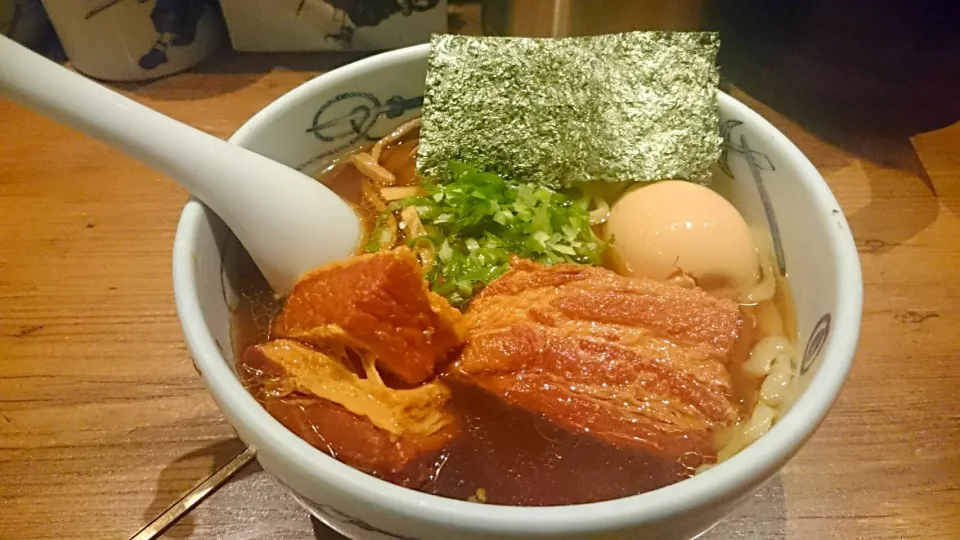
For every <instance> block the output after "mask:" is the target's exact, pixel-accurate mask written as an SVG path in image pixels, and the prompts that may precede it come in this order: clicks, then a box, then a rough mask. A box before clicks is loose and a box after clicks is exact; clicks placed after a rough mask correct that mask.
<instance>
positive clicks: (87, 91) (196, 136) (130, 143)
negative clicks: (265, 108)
mask: <svg viewBox="0 0 960 540" xmlns="http://www.w3.org/2000/svg"><path fill="white" fill-rule="evenodd" d="M0 95H3V96H6V97H8V98H10V99H11V100H13V101H15V102H18V103H20V104H21V105H24V106H26V107H28V108H31V109H33V110H35V111H37V112H39V113H41V114H43V115H44V116H47V117H49V118H51V119H53V120H56V121H59V122H61V123H63V124H66V125H68V126H71V127H73V128H75V129H77V130H79V131H82V132H84V133H86V134H88V135H90V136H92V137H95V138H97V139H99V140H101V141H103V142H105V143H107V144H108V145H110V146H112V147H114V148H116V149H118V150H121V151H123V152H125V153H127V154H128V155H130V156H131V157H133V158H134V159H136V160H138V161H140V162H142V163H144V164H146V165H148V166H150V167H151V168H153V169H156V170H157V171H159V172H161V173H163V174H164V175H165V176H167V177H168V178H170V179H171V180H174V181H176V182H177V183H179V184H180V185H181V186H183V187H184V188H185V189H187V190H188V191H189V192H190V193H192V194H193V195H194V196H196V197H197V198H198V199H200V200H201V201H203V202H204V204H206V205H207V206H208V207H210V208H211V209H212V210H213V211H214V212H216V213H217V215H218V216H220V219H222V220H223V221H224V222H225V223H226V224H227V226H228V227H230V229H231V230H232V231H233V233H234V234H235V235H236V236H237V238H238V239H239V240H240V242H241V243H242V244H243V245H244V247H245V248H246V249H247V251H248V252H250V255H251V257H252V258H253V260H254V261H255V262H256V263H257V266H258V267H259V268H260V271H261V272H262V273H263V275H264V277H266V279H267V281H268V282H269V283H270V285H271V287H273V289H274V291H276V292H278V293H281V294H282V293H286V292H288V291H289V290H290V289H291V288H292V287H293V284H294V283H295V282H296V280H297V278H298V277H299V276H300V275H302V274H303V273H304V272H306V271H307V270H310V269H311V268H314V267H316V266H319V265H322V264H324V263H327V262H331V261H333V260H336V259H340V258H343V257H346V256H349V255H350V254H351V253H352V252H353V251H354V249H355V248H356V245H357V243H358V241H359V237H360V224H359V220H358V218H357V216H356V214H355V212H354V211H353V210H352V209H351V208H350V206H349V205H348V204H347V203H345V202H344V201H343V200H341V199H340V198H339V197H337V196H336V195H335V194H333V192H331V191H330V190H328V189H327V188H326V187H324V186H323V185H322V184H320V183H319V182H317V181H315V180H314V179H312V178H310V177H309V176H306V175H304V174H303V173H301V172H299V171H296V170H294V169H292V168H290V167H287V166H285V165H282V164H280V163H277V162H275V161H273V160H271V159H268V158H266V157H264V156H261V155H259V154H256V153H254V152H251V151H249V150H246V149H243V148H240V147H239V146H236V145H233V144H230V143H228V142H226V141H224V140H222V139H219V138H217V137H214V136H212V135H209V134H207V133H204V132H202V131H200V130H198V129H195V128H192V127H190V126H187V125H185V124H182V123H180V122H177V121H176V120H173V119H172V118H169V117H167V116H164V115H163V114H160V113H159V112H157V111H154V110H152V109H150V108H148V107H144V106H143V105H140V104H139V103H136V102H135V101H133V100H131V99H128V98H126V97H124V96H121V95H120V94H118V93H116V92H113V91H111V90H108V89H107V88H105V87H103V86H101V85H99V84H97V83H95V82H93V81H91V80H89V79H87V78H86V77H84V76H82V75H79V74H76V73H74V72H72V71H70V70H68V69H65V68H63V67H61V66H59V65H58V64H56V63H54V62H52V61H50V60H47V59H46V58H44V57H43V56H40V55H39V54H36V53H34V52H33V51H30V50H29V49H27V48H25V47H23V46H21V45H19V44H17V43H15V42H14V41H12V40H10V39H8V38H6V37H3V36H0Z"/></svg>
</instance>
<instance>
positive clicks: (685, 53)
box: [417, 32, 721, 187]
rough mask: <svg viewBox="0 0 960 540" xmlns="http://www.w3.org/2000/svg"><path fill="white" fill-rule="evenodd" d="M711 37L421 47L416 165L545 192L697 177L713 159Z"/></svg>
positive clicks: (487, 40)
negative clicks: (468, 169) (456, 166)
mask: <svg viewBox="0 0 960 540" xmlns="http://www.w3.org/2000/svg"><path fill="white" fill-rule="evenodd" d="M718 49H719V36H718V35H717V34H716V33H712V32H630V33H625V34H613V35H605V36H595V37H583V38H562V39H536V38H501V37H471V36H452V35H437V36H434V37H433V39H432V41H431V49H430V56H429V60H428V69H427V80H426V92H425V94H424V104H423V126H422V129H421V133H420V151H419V154H418V157H417V166H418V169H419V171H420V174H421V175H422V176H424V177H425V178H428V179H434V180H437V181H445V180H448V179H449V163H450V162H451V161H459V162H462V163H466V164H468V165H471V166H474V167H477V168H479V169H482V170H486V171H490V172H495V173H497V174H500V175H502V176H504V177H506V178H511V179H516V180H522V181H532V182H537V183H539V184H542V185H547V186H551V187H563V186H567V185H571V184H574V183H576V182H583V181H591V180H605V181H645V180H660V179H665V178H675V179H686V180H692V181H696V182H700V183H707V182H708V181H709V168H710V166H711V165H712V164H713V163H714V162H716V160H717V158H718V157H719V155H720V143H721V137H720V132H719V110H718V104H717V96H716V92H717V89H716V87H717V83H718V80H719V75H718V72H717V68H716V55H717V51H718Z"/></svg>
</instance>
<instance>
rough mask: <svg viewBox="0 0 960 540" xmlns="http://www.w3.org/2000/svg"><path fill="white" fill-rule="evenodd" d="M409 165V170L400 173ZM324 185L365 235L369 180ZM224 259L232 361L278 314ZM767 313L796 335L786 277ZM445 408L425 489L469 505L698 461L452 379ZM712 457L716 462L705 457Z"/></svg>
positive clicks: (575, 488)
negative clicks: (444, 433)
mask: <svg viewBox="0 0 960 540" xmlns="http://www.w3.org/2000/svg"><path fill="white" fill-rule="evenodd" d="M412 149H413V147H412V146H411V145H410V141H409V140H407V141H403V142H401V143H397V144H395V145H393V146H391V147H389V148H387V149H386V150H385V151H384V154H383V156H384V157H383V159H382V163H384V164H385V165H386V166H387V168H388V169H390V170H391V172H393V173H394V174H395V175H396V176H397V178H398V184H401V185H409V183H408V182H409V180H408V179H407V175H408V174H412V172H410V171H412V165H411V162H412V160H411V159H410V156H411V155H412V151H413V150H412ZM403 167H408V168H410V171H406V170H403V169H402V168H403ZM321 181H322V182H323V183H324V184H326V185H327V186H328V187H330V188H331V189H332V190H333V191H335V192H336V193H338V194H339V195H340V196H341V197H343V198H344V199H345V200H347V201H348V202H350V203H351V204H353V205H354V206H355V207H356V208H357V211H358V214H359V215H360V216H361V218H362V219H363V221H364V223H365V231H366V232H367V234H369V232H370V231H371V229H372V226H373V223H374V221H375V219H376V215H377V212H376V211H375V209H372V208H369V207H368V206H366V205H365V203H364V198H363V191H362V190H363V187H362V186H363V183H364V182H367V181H368V180H366V178H365V177H364V176H363V175H362V174H360V173H359V171H357V170H356V168H355V167H354V166H353V165H352V164H350V163H349V162H342V163H340V164H337V165H335V166H333V167H331V168H329V169H327V171H325V172H324V174H323V176H321ZM234 255H235V259H234V260H232V261H231V260H228V261H225V264H226V265H228V266H230V267H232V268H233V269H234V270H235V271H236V274H237V277H236V280H237V281H236V283H237V284H238V292H239V304H238V306H236V308H235V310H234V313H233V315H234V316H233V324H232V332H233V345H234V351H235V354H236V355H237V357H239V355H240V354H241V353H242V351H243V350H245V349H246V348H247V347H248V346H250V345H253V344H256V343H262V342H264V341H266V340H268V339H269V331H270V322H271V320H272V318H273V317H274V316H275V315H276V313H277V312H278V311H279V309H280V303H279V302H278V301H277V300H276V299H275V298H274V296H273V294H272V292H271V291H270V289H269V287H268V286H267V284H266V281H265V280H264V279H263V277H262V276H261V275H260V273H259V271H258V270H257V268H256V267H255V266H254V264H253V262H252V261H251V260H250V258H249V256H248V255H247V254H246V252H245V251H243V249H242V248H241V247H239V246H238V247H237V249H236V250H235V252H234ZM767 302H769V305H765V306H763V307H764V308H767V309H769V308H773V309H776V310H777V311H778V312H779V313H780V314H781V324H782V326H783V330H784V332H785V335H787V336H788V337H789V338H791V340H792V338H793V336H794V334H793V332H794V330H793V329H794V328H795V323H794V322H793V312H792V309H790V308H791V307H792V301H791V299H790V296H789V290H788V288H787V287H786V281H785V280H781V281H780V282H778V284H777V296H776V297H775V298H774V299H772V300H769V301H767ZM756 311H757V307H752V306H746V307H743V308H741V313H742V315H743V320H744V324H743V330H742V332H741V335H740V338H739V339H738V342H737V344H736V345H735V347H734V350H733V353H732V355H731V362H730V364H729V368H730V373H731V378H732V383H733V396H732V399H733V401H734V403H736V404H737V409H738V411H739V414H740V417H741V419H742V418H746V417H749V416H750V414H751V412H752V410H753V408H754V406H755V404H756V400H757V395H758V392H759V381H757V380H756V379H754V378H752V377H751V376H749V375H747V374H746V373H745V372H744V371H743V370H742V369H741V366H742V365H743V363H744V362H745V361H746V359H747V358H748V357H749V354H750V351H751V349H752V348H753V346H754V345H755V344H756V342H757V341H758V340H759V339H761V338H762V337H765V336H764V335H761V334H764V332H762V331H761V328H760V325H759V324H758V321H757V318H756ZM447 382H448V384H449V385H450V386H451V389H452V395H453V399H452V403H451V406H452V408H453V410H454V412H455V413H456V414H457V416H458V417H459V418H460V420H461V421H462V425H463V427H464V430H463V434H462V435H461V436H460V437H459V438H458V439H457V440H455V441H454V442H453V443H452V444H451V445H450V446H449V447H448V448H447V449H446V450H445V451H444V453H443V454H442V455H441V457H440V459H439V460H438V461H437V463H436V466H435V467H436V469H435V473H434V475H433V477H432V479H431V480H430V481H429V482H428V483H427V485H425V486H424V487H423V488H422V491H425V492H427V493H433V494H437V495H441V496H445V497H450V498H456V499H469V498H471V497H473V496H475V495H476V494H477V492H478V490H480V489H482V490H483V492H484V494H485V497H486V502H488V503H493V504H505V505H523V506H543V505H563V504H575V503H586V502H595V501H602V500H609V499H614V498H619V497H624V496H629V495H634V494H637V493H642V492H646V491H650V490H653V489H656V488H659V487H662V486H665V485H669V484H672V483H675V482H677V481H679V480H681V479H683V478H686V477H689V476H691V475H692V474H693V473H694V471H695V470H696V468H697V467H699V466H700V465H702V464H703V463H704V457H703V456H689V458H690V459H687V460H685V461H686V462H676V461H666V460H663V459H660V458H657V457H654V456H652V455H649V454H647V453H644V452H639V451H637V450H632V449H623V448H618V447H616V446H613V445H610V444H606V443H603V442H600V441H598V440H597V439H595V438H593V437H590V436H588V435H583V434H575V433H571V432H569V431H566V430H564V429H561V428H559V427H557V426H555V425H554V424H552V423H551V422H549V421H547V420H546V419H544V418H543V417H540V416H539V415H536V414H532V413H529V412H526V411H523V410H520V409H516V408H513V407H510V406H508V405H506V404H504V403H503V402H502V401H501V400H499V399H497V398H496V397H494V396H491V395H489V394H487V393H485V392H483V391H481V390H478V389H475V388H473V387H470V386H467V385H463V384H458V383H457V382H455V381H452V380H448V381H447ZM711 459H712V458H711Z"/></svg>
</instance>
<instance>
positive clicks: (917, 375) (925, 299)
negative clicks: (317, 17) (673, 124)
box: [0, 54, 960, 540]
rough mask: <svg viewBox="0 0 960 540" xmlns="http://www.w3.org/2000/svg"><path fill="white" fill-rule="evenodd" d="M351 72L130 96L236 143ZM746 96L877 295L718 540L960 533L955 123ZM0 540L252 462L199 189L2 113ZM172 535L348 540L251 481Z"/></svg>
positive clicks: (239, 64)
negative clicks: (843, 221)
mask: <svg viewBox="0 0 960 540" xmlns="http://www.w3.org/2000/svg"><path fill="white" fill-rule="evenodd" d="M347 59H348V58H347V57H344V56H339V57H337V56H334V57H332V58H331V57H322V58H318V57H312V56H269V57H268V56H263V57H261V56H240V55H233V54H224V55H221V57H220V58H218V59H216V60H215V61H211V62H208V63H207V64H206V65H207V66H210V67H207V68H204V69H200V70H195V71H193V72H190V73H186V74H181V75H178V76H174V77H172V78H168V79H165V80H161V81H158V82H154V83H151V84H146V85H143V86H125V87H123V88H121V89H122V91H123V92H124V93H126V94H127V95H129V96H131V97H133V98H134V99H136V100H137V101H139V102H141V103H144V104H146V105H148V106H150V107H153V108H155V109H157V110H159V111H161V112H163V113H165V114H168V115H170V116H172V117H173V118H176V119H178V120H181V121H184V122H187V123H189V124H192V125H194V126H196V127H198V128H200V129H202V130H205V131H207V132H210V133H212V134H215V135H217V136H220V137H227V136H229V135H230V134H231V133H232V132H233V131H234V130H235V129H236V128H237V127H239V126H240V125H241V123H242V122H243V121H244V120H246V119H247V118H249V117H250V116H251V115H252V114H253V113H254V112H256V111H257V110H258V109H260V108H261V107H263V106H264V105H266V104H267V103H269V102H270V101H272V100H273V99H275V98H277V97H278V96H280V95H281V94H283V93H284V92H286V91H288V90H290V89H291V88H293V87H295V86H296V85H298V84H299V83H301V82H303V81H306V80H307V79H309V78H311V77H313V76H314V75H315V74H316V73H318V72H320V71H323V70H325V69H329V68H330V67H332V66H333V65H335V64H337V63H340V62H343V61H345V60H347ZM735 94H736V95H737V96H738V97H740V98H741V99H744V100H745V101H746V102H747V103H748V104H749V105H750V106H752V107H754V108H755V109H756V110H758V111H759V112H761V114H763V115H764V116H766V117H767V118H769V119H770V120H771V121H772V122H774V123H775V124H776V125H777V126H778V127H779V128H781V129H782V130H783V131H784V132H785V133H786V134H787V135H788V136H789V137H790V138H791V139H792V140H794V141H795V142H796V143H797V145H798V146H799V147H800V149H801V150H802V151H803V152H805V153H806V155H807V156H809V157H810V159H811V160H812V161H813V162H814V164H815V165H816V166H817V167H818V168H819V169H820V171H821V172H822V174H823V175H824V177H825V178H826V179H827V181H828V182H829V184H830V186H831V187H832V188H833V190H834V192H835V193H836V195H837V198H838V199H839V200H840V203H841V204H842V206H843V209H844V211H845V212H846V214H847V216H848V218H849V220H850V225H851V228H852V230H853V232H854V234H855V236H856V239H857V245H858V246H859V249H860V255H861V261H862V264H863V278H864V283H865V287H866V295H865V309H864V325H863V333H862V337H861V344H860V349H859V352H858V355H857V362H856V366H855V368H854V370H853V372H852V374H851V376H850V379H849V382H848V384H847V386H846V388H845V390H844V392H843V394H842V396H841V397H840V399H839V401H838V402H837V404H836V406H835V407H834V409H833V411H832V412H831V414H830V416H829V417H828V419H827V420H826V422H825V423H824V424H823V426H822V427H821V428H820V430H819V431H818V432H817V434H816V436H815V437H814V438H813V439H812V440H811V441H810V442H809V443H808V444H807V445H806V446H805V447H804V449H803V450H802V451H801V452H800V453H799V455H798V456H797V457H796V458H795V459H794V460H792V461H791V462H790V463H789V464H788V465H787V466H786V467H785V468H784V469H783V471H782V472H781V473H780V474H779V475H777V477H776V478H775V479H774V480H773V481H772V482H771V483H770V484H769V485H768V486H767V487H766V488H765V489H763V490H762V491H761V492H759V493H758V494H757V495H756V496H755V497H754V498H753V499H752V500H751V501H750V502H749V503H748V504H747V505H746V506H745V507H744V508H743V509H742V511H740V512H739V513H738V514H737V515H735V516H732V517H731V518H730V519H729V520H727V521H726V522H725V523H723V524H722V525H721V526H720V527H719V528H718V529H717V530H715V531H714V532H713V533H711V535H710V536H709V538H711V539H724V538H750V539H754V538H755V539H767V538H789V539H792V540H807V539H810V540H821V539H827V538H837V539H852V538H864V539H881V538H883V539H894V538H897V539H899V538H943V539H955V538H960V335H958V330H957V328H958V325H960V307H958V306H960V283H958V282H957V277H958V275H960V274H958V271H957V268H958V266H960V124H954V125H952V126H950V127H947V128H943V129H940V130H938V131H935V132H929V133H924V134H921V135H917V136H914V137H911V138H907V137H874V136H871V135H870V134H869V133H861V134H858V136H857V139H856V142H857V144H841V145H837V144H831V143H827V142H825V141H826V140H833V139H832V138H830V137H824V136H822V135H814V134H812V133H811V132H809V131H807V130H805V129H804V128H802V127H800V126H799V125H797V124H795V123H794V122H793V121H792V120H790V119H788V118H786V117H784V116H782V115H779V114H778V113H776V112H774V111H772V110H771V109H770V108H768V107H766V106H764V105H763V104H761V103H759V102H757V101H756V100H753V99H751V98H750V97H749V96H746V95H744V94H743V93H742V92H735ZM0 134H2V135H0V136H2V141H3V144H2V145H0V539H4V540H7V539H10V540H12V539H23V540H28V539H41V538H42V539H46V538H62V539H69V538H76V539H98V538H110V539H113V538H128V537H130V536H131V535H133V534H134V533H136V532H137V531H138V530H140V529H141V528H142V527H143V526H144V525H145V524H146V523H148V522H149V521H150V520H151V519H153V518H154V517H155V516H156V515H157V514H159V513H160V512H162V511H163V510H164V509H165V508H167V507H168V506H169V505H171V504H172V503H173V502H175V501H176V500H177V499H178V498H179V497H180V496H181V495H182V494H183V493H185V492H186V491H188V490H190V489H191V488H192V487H193V486H195V485H196V484H198V483H199V482H201V481H203V480H204V479H205V478H207V477H209V476H210V475H211V474H212V473H213V472H214V471H216V470H217V469H219V468H220V467H222V466H223V465H224V464H225V463H226V462H227V461H229V460H230V459H231V458H233V457H234V456H236V455H237V454H238V453H240V452H241V451H242V445H241V444H240V443H239V441H238V440H237V439H236V438H235V437H234V434H233V432H232V430H231V429H230V427H229V426H228V425H227V424H226V423H225V421H224V419H223V417H222V416H221V415H220V413H219V412H218V410H217V408H216V407H215V405H214V403H213V401H212V400H211V398H210V397H209V396H208V394H207V392H206V390H205V389H204V388H203V385H202V383H201V381H200V379H199V377H198V376H197V374H196V373H195V372H194V370H193V367H192V365H191V362H190V359H189V357H188V354H187V351H186V348H185V346H184V343H183V339H182V337H181V334H180V328H179V325H178V321H177V316H176V313H175V311H174V304H173V296H172V291H171V278H170V254H171V246H172V240H173V235H174V229H175V226H176V223H177V218H178V216H179V213H180V209H181V207H182V206H183V204H184V202H185V201H186V200H187V194H186V193H185V192H184V191H183V190H181V189H179V188H178V187H176V186H175V185H174V184H172V183H171V182H169V181H167V180H164V179H162V178H160V177H158V175H157V174H156V173H154V172H153V171H151V170H149V169H147V168H145V167H143V166H141V165H139V164H138V163H136V162H134V161H132V160H131V159H129V158H127V157H125V156H123V155H121V154H119V153H118V152H116V151H113V150H111V149H110V148H107V147H106V146H104V145H102V144H100V143H98V142H96V141H93V140H91V139H89V138H87V137H85V136H82V135H79V134H77V133H74V132H73V131H70V130H69V129H66V128H64V127H62V126H59V125H57V124H55V123H53V122H51V121H49V120H46V119H44V118H41V117H39V116H37V115H36V114H33V113H32V112H29V111H27V110H24V109H22V108H19V107H17V106H15V105H13V104H12V103H10V102H7V101H0ZM166 537H167V538H190V539H208V538H231V539H254V538H263V539H267V538H269V539H283V538H289V539H307V538H314V537H316V538H336V535H334V534H332V533H330V532H329V531H326V530H325V529H323V528H322V527H320V526H317V527H316V528H315V526H314V524H313V523H311V521H310V519H309V518H308V516H307V514H306V513H305V512H304V511H303V510H301V509H300V508H299V507H298V506H296V505H295V503H294V502H293V501H292V500H291V499H290V498H288V497H287V496H286V495H285V494H283V493H282V492H281V491H280V488H279V487H278V485H277V484H276V483H275V482H274V481H273V480H272V479H271V478H270V477H269V476H268V475H267V474H266V473H263V472H262V471H260V470H259V469H258V468H257V467H256V465H252V466H250V467H248V468H247V469H246V470H244V471H242V472H241V474H239V475H238V476H237V477H235V478H234V479H233V480H232V481H231V482H230V483H229V484H227V485H226V486H224V487H223V488H222V489H221V490H219V491H218V492H216V493H215V494H213V495H212V496H211V497H210V498H209V499H207V500H206V501H205V502H203V503H202V504H201V505H200V506H199V507H198V508H196V509H195V510H194V511H193V512H192V513H190V514H189V515H187V516H186V517H185V518H184V519H182V520H180V521H179V522H178V523H177V524H176V525H175V526H174V527H172V528H171V529H170V530H168V532H167V533H166Z"/></svg>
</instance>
